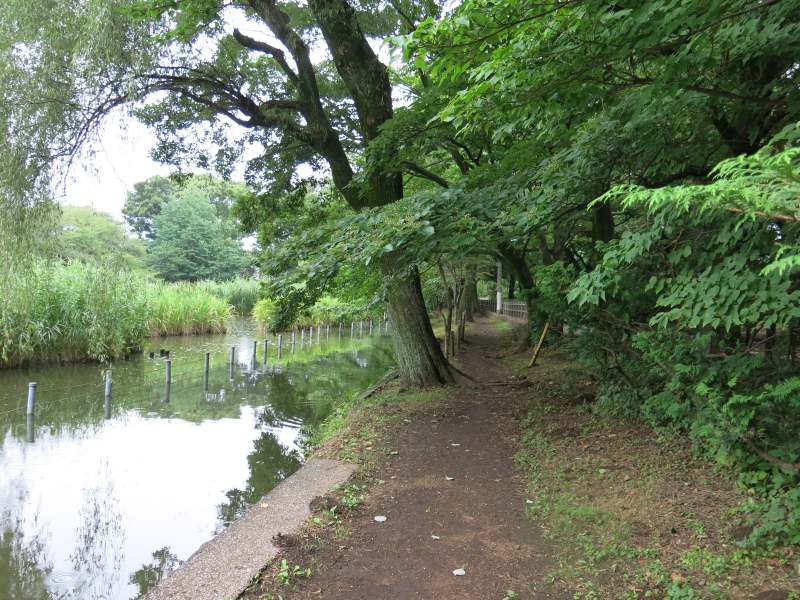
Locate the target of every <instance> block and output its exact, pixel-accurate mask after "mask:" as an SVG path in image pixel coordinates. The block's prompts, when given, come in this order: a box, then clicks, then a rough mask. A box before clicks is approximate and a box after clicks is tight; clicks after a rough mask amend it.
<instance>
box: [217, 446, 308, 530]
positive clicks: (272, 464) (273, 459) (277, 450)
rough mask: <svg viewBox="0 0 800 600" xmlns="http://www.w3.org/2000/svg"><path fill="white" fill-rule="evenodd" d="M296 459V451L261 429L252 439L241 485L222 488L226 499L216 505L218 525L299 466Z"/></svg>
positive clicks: (232, 518)
mask: <svg viewBox="0 0 800 600" xmlns="http://www.w3.org/2000/svg"><path fill="white" fill-rule="evenodd" d="M300 462H301V457H300V453H299V452H297V451H296V450H292V451H290V452H289V451H287V450H286V449H285V448H284V447H283V446H281V445H280V443H279V442H278V439H277V438H276V437H275V436H274V435H272V434H271V433H269V432H268V431H265V432H263V433H262V434H261V436H260V437H259V438H258V439H257V440H256V441H255V444H254V449H253V452H251V453H250V454H249V455H248V457H247V464H248V467H249V468H250V477H248V478H247V484H246V485H245V489H244V490H240V489H233V490H230V491H228V492H226V493H225V496H226V497H227V498H228V501H227V502H224V503H222V504H220V505H219V506H217V513H218V514H219V520H220V521H221V522H222V525H223V526H225V527H227V526H228V525H230V524H231V523H232V522H233V521H235V520H236V519H238V518H239V517H241V516H242V515H243V514H244V512H245V510H247V507H248V506H250V505H251V504H253V503H255V502H257V501H258V499H259V498H261V496H263V495H264V494H265V493H267V492H268V491H269V490H271V489H272V488H274V487H275V486H276V485H278V483H280V482H281V481H283V480H284V479H286V478H287V477H288V476H289V475H291V474H292V473H294V472H295V471H296V470H297V469H298V468H299V467H300Z"/></svg>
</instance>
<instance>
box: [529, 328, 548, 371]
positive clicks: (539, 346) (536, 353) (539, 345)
mask: <svg viewBox="0 0 800 600" xmlns="http://www.w3.org/2000/svg"><path fill="white" fill-rule="evenodd" d="M548 329H550V319H547V322H546V323H545V324H544V329H542V335H540V336H539V342H538V343H537V344H536V348H534V349H533V356H531V362H529V363H528V368H529V369H530V368H531V367H532V366H533V365H534V364H536V358H537V357H538V356H539V350H541V349H542V344H543V343H544V336H546V335H547V330H548Z"/></svg>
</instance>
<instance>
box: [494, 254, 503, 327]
mask: <svg viewBox="0 0 800 600" xmlns="http://www.w3.org/2000/svg"><path fill="white" fill-rule="evenodd" d="M495 308H496V310H497V314H501V313H502V312H503V264H502V263H501V262H500V261H499V260H498V261H497V302H496V306H495Z"/></svg>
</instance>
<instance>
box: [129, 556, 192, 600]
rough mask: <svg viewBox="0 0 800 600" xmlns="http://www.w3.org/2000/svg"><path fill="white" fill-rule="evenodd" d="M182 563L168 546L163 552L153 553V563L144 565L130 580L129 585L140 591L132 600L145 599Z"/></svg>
mask: <svg viewBox="0 0 800 600" xmlns="http://www.w3.org/2000/svg"><path fill="white" fill-rule="evenodd" d="M180 564H181V561H179V560H178V557H177V556H176V555H174V554H173V553H172V552H170V551H169V548H167V547H166V546H165V547H164V548H161V550H156V551H155V552H153V562H151V563H147V564H144V565H142V568H141V569H137V570H136V571H134V572H133V574H132V575H131V576H130V579H129V580H128V583H130V584H132V585H135V586H136V587H137V588H139V591H138V592H137V593H136V595H135V596H134V597H133V598H132V599H131V600H138V599H139V598H143V597H144V595H145V594H146V593H147V592H149V591H150V590H151V589H152V588H154V587H155V586H156V585H158V584H159V583H161V581H162V580H163V579H164V577H166V576H167V575H169V574H170V573H172V571H174V570H175V569H176V568H177V567H178V565H180Z"/></svg>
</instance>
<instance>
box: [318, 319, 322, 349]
mask: <svg viewBox="0 0 800 600" xmlns="http://www.w3.org/2000/svg"><path fill="white" fill-rule="evenodd" d="M321 336H322V323H317V346H319V342H320V337H321Z"/></svg>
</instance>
